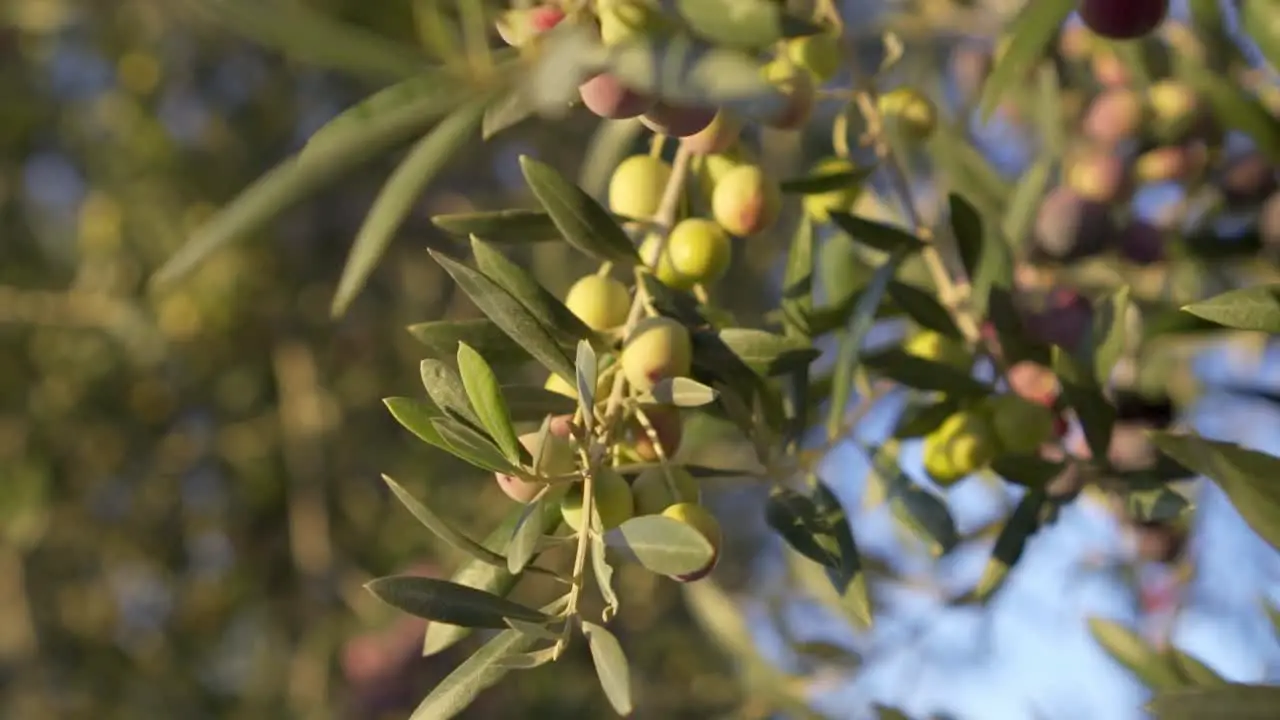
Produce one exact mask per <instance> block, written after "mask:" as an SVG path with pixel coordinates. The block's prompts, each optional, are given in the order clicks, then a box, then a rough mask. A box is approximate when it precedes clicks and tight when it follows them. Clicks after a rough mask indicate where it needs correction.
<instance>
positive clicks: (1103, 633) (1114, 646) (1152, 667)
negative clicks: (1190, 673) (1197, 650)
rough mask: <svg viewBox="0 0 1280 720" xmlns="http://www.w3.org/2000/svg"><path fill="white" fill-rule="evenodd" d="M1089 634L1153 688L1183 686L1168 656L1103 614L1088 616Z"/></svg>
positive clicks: (1162, 688)
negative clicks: (1097, 616) (1093, 616)
mask: <svg viewBox="0 0 1280 720" xmlns="http://www.w3.org/2000/svg"><path fill="white" fill-rule="evenodd" d="M1089 634H1091V635H1093V639H1094V640H1095V641H1097V643H1098V644H1099V645H1101V646H1102V649H1103V650H1106V651H1107V654H1108V655H1110V656H1111V657H1112V659H1114V660H1115V661H1116V662H1117V663H1120V665H1121V666H1122V667H1124V668H1125V669H1126V670H1128V671H1129V672H1131V673H1133V674H1134V675H1135V676H1137V678H1138V679H1139V680H1141V681H1142V683H1143V684H1145V685H1147V686H1148V687H1150V688H1152V689H1154V690H1173V689H1176V688H1179V687H1182V685H1183V682H1182V678H1181V677H1179V676H1178V671H1177V669H1176V668H1174V666H1173V664H1172V663H1171V662H1170V661H1169V659H1168V658H1166V657H1164V656H1162V655H1161V654H1160V652H1159V651H1158V650H1156V649H1155V648H1154V647H1152V646H1151V645H1150V644H1149V643H1148V642H1147V641H1146V640H1143V639H1142V637H1141V636H1139V635H1138V634H1137V633H1135V632H1134V631H1132V630H1130V629H1129V628H1127V627H1125V626H1123V625H1121V624H1120V623H1117V622H1113V621H1111V620H1105V619H1103V618H1096V617H1095V618H1089Z"/></svg>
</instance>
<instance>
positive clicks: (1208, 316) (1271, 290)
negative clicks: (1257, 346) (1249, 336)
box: [1182, 285, 1280, 335]
mask: <svg viewBox="0 0 1280 720" xmlns="http://www.w3.org/2000/svg"><path fill="white" fill-rule="evenodd" d="M1182 309H1183V310H1184V311H1186V312H1189V313H1191V314H1192V315H1195V316H1196V317H1199V318H1203V319H1205V320H1208V321H1210V322H1213V323H1216V324H1218V325H1222V326H1223V327H1229V328H1233V329H1236V330H1254V331H1257V332H1264V333H1270V334H1273V335H1275V334H1280V285H1255V286H1253V287H1247V288H1241V289H1239V290H1231V291H1229V292H1225V293H1222V294H1221V295H1215V296H1214V297H1211V298H1209V299H1208V300H1201V301H1200V302H1196V303H1192V304H1190V305H1187V306H1186V307H1184V308H1182Z"/></svg>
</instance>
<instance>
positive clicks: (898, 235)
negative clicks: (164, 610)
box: [830, 211, 924, 253]
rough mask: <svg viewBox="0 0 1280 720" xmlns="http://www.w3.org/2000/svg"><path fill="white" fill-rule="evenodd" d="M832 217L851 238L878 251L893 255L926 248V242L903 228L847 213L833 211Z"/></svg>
mask: <svg viewBox="0 0 1280 720" xmlns="http://www.w3.org/2000/svg"><path fill="white" fill-rule="evenodd" d="M830 215H831V222H833V223H835V224H836V227H838V228H840V229H841V230H843V231H845V232H846V233H849V237H851V238H853V239H854V240H855V241H857V242H860V243H862V244H864V245H867V246H868V247H872V248H875V249H876V250H880V251H882V252H887V253H893V252H899V251H906V252H916V251H919V250H921V249H923V248H924V241H922V240H921V239H920V238H918V237H916V236H915V235H912V234H911V233H909V232H907V231H906V230H903V229H902V228H898V227H894V226H892V225H886V224H885V223H882V222H879V221H877V220H868V219H867V218H862V217H858V216H856V215H850V214H849V213H846V212H834V211H833V212H831V213H830Z"/></svg>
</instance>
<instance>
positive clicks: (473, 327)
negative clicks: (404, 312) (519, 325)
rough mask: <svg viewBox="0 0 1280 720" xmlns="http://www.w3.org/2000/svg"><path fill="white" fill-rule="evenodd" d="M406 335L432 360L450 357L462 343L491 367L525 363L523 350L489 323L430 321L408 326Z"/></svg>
mask: <svg viewBox="0 0 1280 720" xmlns="http://www.w3.org/2000/svg"><path fill="white" fill-rule="evenodd" d="M409 334H410V335H413V337H414V338H416V339H417V340H418V342H420V343H422V344H423V345H426V346H427V351H428V352H429V353H430V356H431V357H433V358H443V357H450V356H452V355H453V354H454V352H456V350H457V348H458V343H466V344H467V345H470V346H471V347H473V348H475V349H476V352H478V353H480V354H481V355H483V356H484V357H486V358H488V360H489V362H490V363H492V364H494V365H499V366H502V367H509V366H512V365H519V364H522V363H525V362H527V361H528V360H529V354H528V353H526V352H525V351H524V348H522V347H520V345H519V344H517V343H516V342H515V341H514V340H512V339H511V337H510V336H509V335H507V334H506V333H505V332H503V331H502V328H500V327H498V326H497V325H495V324H494V323H493V321H491V320H433V321H431V322H424V323H417V324H415V325H410V326H409Z"/></svg>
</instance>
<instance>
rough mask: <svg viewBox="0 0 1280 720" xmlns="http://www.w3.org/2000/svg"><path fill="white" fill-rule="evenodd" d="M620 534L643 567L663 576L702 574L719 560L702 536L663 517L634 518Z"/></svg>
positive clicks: (677, 521)
mask: <svg viewBox="0 0 1280 720" xmlns="http://www.w3.org/2000/svg"><path fill="white" fill-rule="evenodd" d="M617 532H618V534H619V535H620V536H621V537H622V539H623V540H624V541H625V542H626V546H627V547H628V548H630V549H631V552H633V553H634V554H635V556H636V559H637V560H639V561H640V564H641V565H644V566H645V567H646V568H648V569H649V570H650V571H652V572H655V573H657V574H659V575H689V574H691V573H695V572H698V571H700V570H702V569H703V568H705V567H706V566H707V565H708V564H709V563H710V562H711V560H712V558H713V557H714V556H715V550H714V549H713V548H712V547H711V543H710V542H708V541H707V539H706V538H705V537H703V536H702V533H700V532H698V531H697V530H695V529H694V528H693V527H692V526H690V525H689V524H687V523H683V522H680V521H679V520H675V519H673V518H669V517H666V516H663V515H642V516H640V517H634V518H631V519H630V520H628V521H626V522H624V523H622V525H620V526H619V527H618V530H617Z"/></svg>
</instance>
